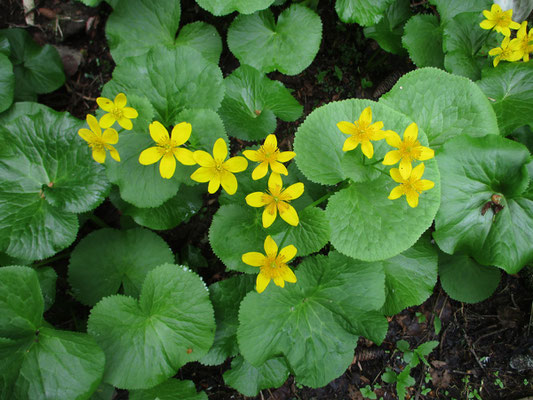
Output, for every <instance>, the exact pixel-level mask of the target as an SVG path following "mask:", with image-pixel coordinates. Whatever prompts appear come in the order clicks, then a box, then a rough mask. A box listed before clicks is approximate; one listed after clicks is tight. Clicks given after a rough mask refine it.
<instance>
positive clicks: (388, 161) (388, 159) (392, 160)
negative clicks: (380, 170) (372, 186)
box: [383, 150, 402, 165]
mask: <svg viewBox="0 0 533 400" xmlns="http://www.w3.org/2000/svg"><path fill="white" fill-rule="evenodd" d="M401 158H402V153H400V151H399V150H392V151H389V152H388V153H387V154H385V158H384V159H383V165H394V164H396V163H397V162H398V161H400V159H401Z"/></svg>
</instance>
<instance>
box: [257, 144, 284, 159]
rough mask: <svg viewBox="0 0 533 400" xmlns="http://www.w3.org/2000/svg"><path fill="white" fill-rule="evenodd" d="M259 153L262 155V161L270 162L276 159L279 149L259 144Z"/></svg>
mask: <svg viewBox="0 0 533 400" xmlns="http://www.w3.org/2000/svg"><path fill="white" fill-rule="evenodd" d="M260 151H261V153H262V156H263V161H267V162H272V161H276V160H277V159H278V153H279V150H278V149H277V148H275V147H274V148H273V147H264V146H261V150H260Z"/></svg>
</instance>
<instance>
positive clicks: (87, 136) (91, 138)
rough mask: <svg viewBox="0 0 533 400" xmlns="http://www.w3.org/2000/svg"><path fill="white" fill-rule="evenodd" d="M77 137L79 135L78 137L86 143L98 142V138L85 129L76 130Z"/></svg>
mask: <svg viewBox="0 0 533 400" xmlns="http://www.w3.org/2000/svg"><path fill="white" fill-rule="evenodd" d="M78 135H80V137H81V138H82V139H83V140H85V141H86V142H87V143H95V142H98V136H97V135H96V134H95V133H94V132H93V131H90V130H89V129H87V128H81V129H80V130H78Z"/></svg>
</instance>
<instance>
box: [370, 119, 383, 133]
mask: <svg viewBox="0 0 533 400" xmlns="http://www.w3.org/2000/svg"><path fill="white" fill-rule="evenodd" d="M369 129H372V130H374V131H379V130H380V129H383V121H377V122H375V123H373V124H372V125H370V126H369Z"/></svg>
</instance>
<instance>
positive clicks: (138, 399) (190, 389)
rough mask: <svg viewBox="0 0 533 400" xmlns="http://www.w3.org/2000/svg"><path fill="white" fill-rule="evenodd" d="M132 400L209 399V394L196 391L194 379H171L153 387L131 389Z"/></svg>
mask: <svg viewBox="0 0 533 400" xmlns="http://www.w3.org/2000/svg"><path fill="white" fill-rule="evenodd" d="M130 400H207V395H206V394H205V392H199V393H198V392H196V388H195V386H194V382H193V381H180V380H177V379H169V380H168V381H165V382H163V383H162V384H160V385H157V386H155V387H153V388H151V389H146V390H132V391H130Z"/></svg>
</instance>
